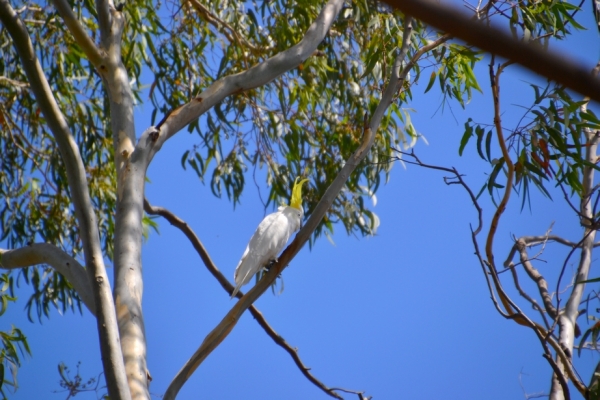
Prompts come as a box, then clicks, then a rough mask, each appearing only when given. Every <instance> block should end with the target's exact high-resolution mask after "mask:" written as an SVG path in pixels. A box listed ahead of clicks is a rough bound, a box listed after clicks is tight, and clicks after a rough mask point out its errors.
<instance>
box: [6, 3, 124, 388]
mask: <svg viewBox="0 0 600 400" xmlns="http://www.w3.org/2000/svg"><path fill="white" fill-rule="evenodd" d="M0 20H1V21H2V23H3V24H4V26H5V27H6V29H7V31H8V33H9V35H10V36H11V38H12V40H13V45H14V46H15V49H16V50H17V52H18V54H19V58H20V60H21V64H22V66H23V69H24V71H25V73H26V75H27V79H28V81H29V84H30V85H31V90H32V91H33V93H34V95H35V98H36V100H37V102H38V104H39V107H40V110H41V112H42V114H43V115H44V118H45V119H46V121H47V124H48V127H49V128H50V131H51V132H52V134H53V135H54V139H55V140H56V143H57V145H58V148H59V151H60V154H61V157H62V159H63V161H64V163H65V169H66V173H67V180H68V184H69V190H70V193H71V196H72V200H73V207H74V208H75V217H76V218H77V223H78V229H79V234H80V237H81V241H82V244H83V252H84V258H85V264H86V269H87V272H88V276H89V281H90V283H91V285H92V292H93V294H94V302H95V304H96V317H97V318H96V321H97V324H98V333H99V338H100V350H101V354H102V362H103V366H104V373H105V377H106V384H107V387H108V391H109V394H110V396H111V398H113V399H128V398H129V389H128V387H127V382H126V380H125V371H124V369H123V356H122V353H121V347H120V344H119V336H118V331H117V321H116V315H115V309H114V304H113V298H112V293H111V290H110V285H109V281H108V277H107V275H106V268H105V266H104V261H103V256H102V250H101V246H100V237H99V233H98V226H97V223H96V217H95V215H94V212H93V206H92V202H91V199H90V195H89V189H88V184H87V178H86V175H85V168H84V165H83V161H82V159H81V155H80V153H79V149H78V147H77V143H76V142H75V140H74V138H73V135H72V134H71V131H70V128H69V126H68V125H67V123H66V120H65V118H64V116H63V115H62V113H61V111H60V109H59V108H58V105H57V103H56V100H55V99H54V97H53V94H52V92H51V90H50V87H49V85H48V82H47V80H46V77H45V76H44V72H43V70H42V67H41V65H40V63H39V61H38V59H37V57H36V55H35V52H34V49H33V45H32V43H31V40H30V38H29V34H28V33H27V30H26V28H25V25H24V24H23V23H22V21H21V20H20V19H19V17H18V16H17V14H16V13H15V11H14V10H13V9H12V7H11V6H10V5H9V4H8V2H7V1H6V0H0Z"/></svg>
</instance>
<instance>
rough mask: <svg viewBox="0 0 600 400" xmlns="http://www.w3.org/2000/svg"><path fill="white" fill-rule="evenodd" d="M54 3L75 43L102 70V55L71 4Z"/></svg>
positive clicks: (54, 0)
mask: <svg viewBox="0 0 600 400" xmlns="http://www.w3.org/2000/svg"><path fill="white" fill-rule="evenodd" d="M52 3H53V4H54V7H56V10H57V11H58V13H59V14H60V16H61V17H62V19H63V21H65V25H67V27H68V28H69V31H70V32H71V34H72V35H73V37H74V38H75V41H76V42H77V44H78V45H79V46H81V49H82V50H83V52H84V53H85V55H86V56H87V57H88V59H89V60H90V62H91V63H92V64H93V65H94V67H96V68H97V69H98V68H100V65H101V63H102V54H101V53H100V50H99V49H98V47H97V46H96V44H95V43H94V41H93V40H92V38H90V36H89V35H88V34H87V32H86V31H85V29H83V26H82V25H81V23H80V22H79V20H78V19H77V17H76V16H75V13H74V12H73V10H72V9H71V6H70V5H69V3H68V2H67V1H66V0H52Z"/></svg>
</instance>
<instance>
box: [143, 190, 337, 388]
mask: <svg viewBox="0 0 600 400" xmlns="http://www.w3.org/2000/svg"><path fill="white" fill-rule="evenodd" d="M144 211H146V213H148V214H151V215H160V216H161V217H163V218H164V219H166V220H167V221H169V223H170V224H171V225H173V226H174V227H176V228H178V229H179V230H180V231H181V232H182V233H183V234H184V235H185V236H186V237H187V238H188V240H189V241H190V242H191V243H192V246H193V247H194V249H195V250H196V252H197V253H198V255H199V256H200V258H201V259H202V262H204V265H205V266H206V269H208V272H210V273H211V274H212V276H214V277H215V279H216V280H217V281H218V282H219V283H220V284H221V287H223V289H225V291H226V292H227V293H229V295H231V293H233V290H234V286H233V285H232V284H231V283H229V281H228V280H227V278H225V276H223V274H222V273H221V271H219V268H217V266H216V265H215V264H214V262H213V261H212V259H211V258H210V255H209V254H208V251H207V250H206V248H205V247H204V245H203V244H202V242H201V241H200V239H199V238H198V236H197V235H196V234H195V233H194V231H193V230H192V228H190V226H189V225H188V224H187V223H186V222H185V221H184V220H182V219H181V218H179V217H177V216H176V215H175V214H173V213H172V212H170V211H169V210H167V209H166V208H163V207H157V206H152V205H151V204H150V203H149V202H148V200H146V199H144ZM242 295H243V294H242V293H240V292H238V293H237V297H238V298H241V297H242ZM248 310H249V311H250V314H252V316H253V317H254V319H255V320H256V321H257V322H258V324H259V325H260V326H261V327H262V328H263V329H264V331H265V332H266V333H267V335H269V336H270V337H271V339H273V341H274V342H275V343H276V344H278V345H279V346H281V347H282V348H283V349H284V350H285V351H287V352H288V354H289V355H290V356H292V359H293V360H294V362H295V363H296V365H297V366H298V368H299V369H300V371H301V372H302V374H304V376H306V378H307V379H308V380H309V381H311V382H312V383H313V384H314V385H315V386H317V387H318V388H319V389H321V390H323V391H324V392H325V393H327V394H328V395H330V396H332V397H335V398H338V399H341V397H340V396H339V395H338V394H337V393H335V392H333V391H332V390H331V389H330V388H328V387H327V386H325V385H324V384H323V383H322V382H321V381H319V380H318V379H317V378H315V376H314V375H312V374H311V373H310V368H308V367H306V366H305V365H304V363H303V362H302V360H301V359H300V356H299V355H298V351H297V350H295V349H294V348H292V347H291V346H290V345H289V344H288V343H287V342H286V341H285V339H284V338H283V337H281V336H280V335H279V334H278V333H277V332H275V330H274V329H273V328H272V327H271V325H269V323H268V322H267V320H266V319H265V317H264V316H263V314H262V313H261V312H260V311H259V310H258V309H257V308H256V307H255V306H254V305H251V306H250V307H249V308H248Z"/></svg>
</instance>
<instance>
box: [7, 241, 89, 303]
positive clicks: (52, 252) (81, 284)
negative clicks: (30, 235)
mask: <svg viewBox="0 0 600 400" xmlns="http://www.w3.org/2000/svg"><path fill="white" fill-rule="evenodd" d="M38 264H48V265H49V266H51V267H52V268H54V269H55V270H56V271H57V272H58V273H60V274H61V275H62V276H64V277H65V278H66V279H67V280H68V281H69V283H70V284H71V285H72V286H73V288H74V289H75V291H76V292H77V294H78V295H79V297H80V298H81V301H83V304H85V306H86V307H87V308H88V310H90V312H91V313H92V314H93V315H96V307H95V306H94V297H93V294H92V287H91V285H90V281H89V279H88V275H87V272H86V271H85V268H84V267H83V266H82V265H81V264H79V262H77V260H76V259H74V258H73V257H71V256H70V255H68V254H67V253H65V252H64V251H62V250H61V249H59V248H58V247H56V246H54V245H51V244H48V243H34V244H31V245H29V246H26V247H22V248H20V249H14V250H5V249H0V268H5V269H17V268H26V267H31V266H33V265H38Z"/></svg>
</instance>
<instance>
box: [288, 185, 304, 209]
mask: <svg viewBox="0 0 600 400" xmlns="http://www.w3.org/2000/svg"><path fill="white" fill-rule="evenodd" d="M298 179H300V177H298V178H296V181H295V182H294V188H293V189H292V199H291V200H290V203H291V204H290V206H291V207H294V208H297V209H298V210H302V185H303V184H304V182H308V179H302V180H301V181H300V182H298Z"/></svg>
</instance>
